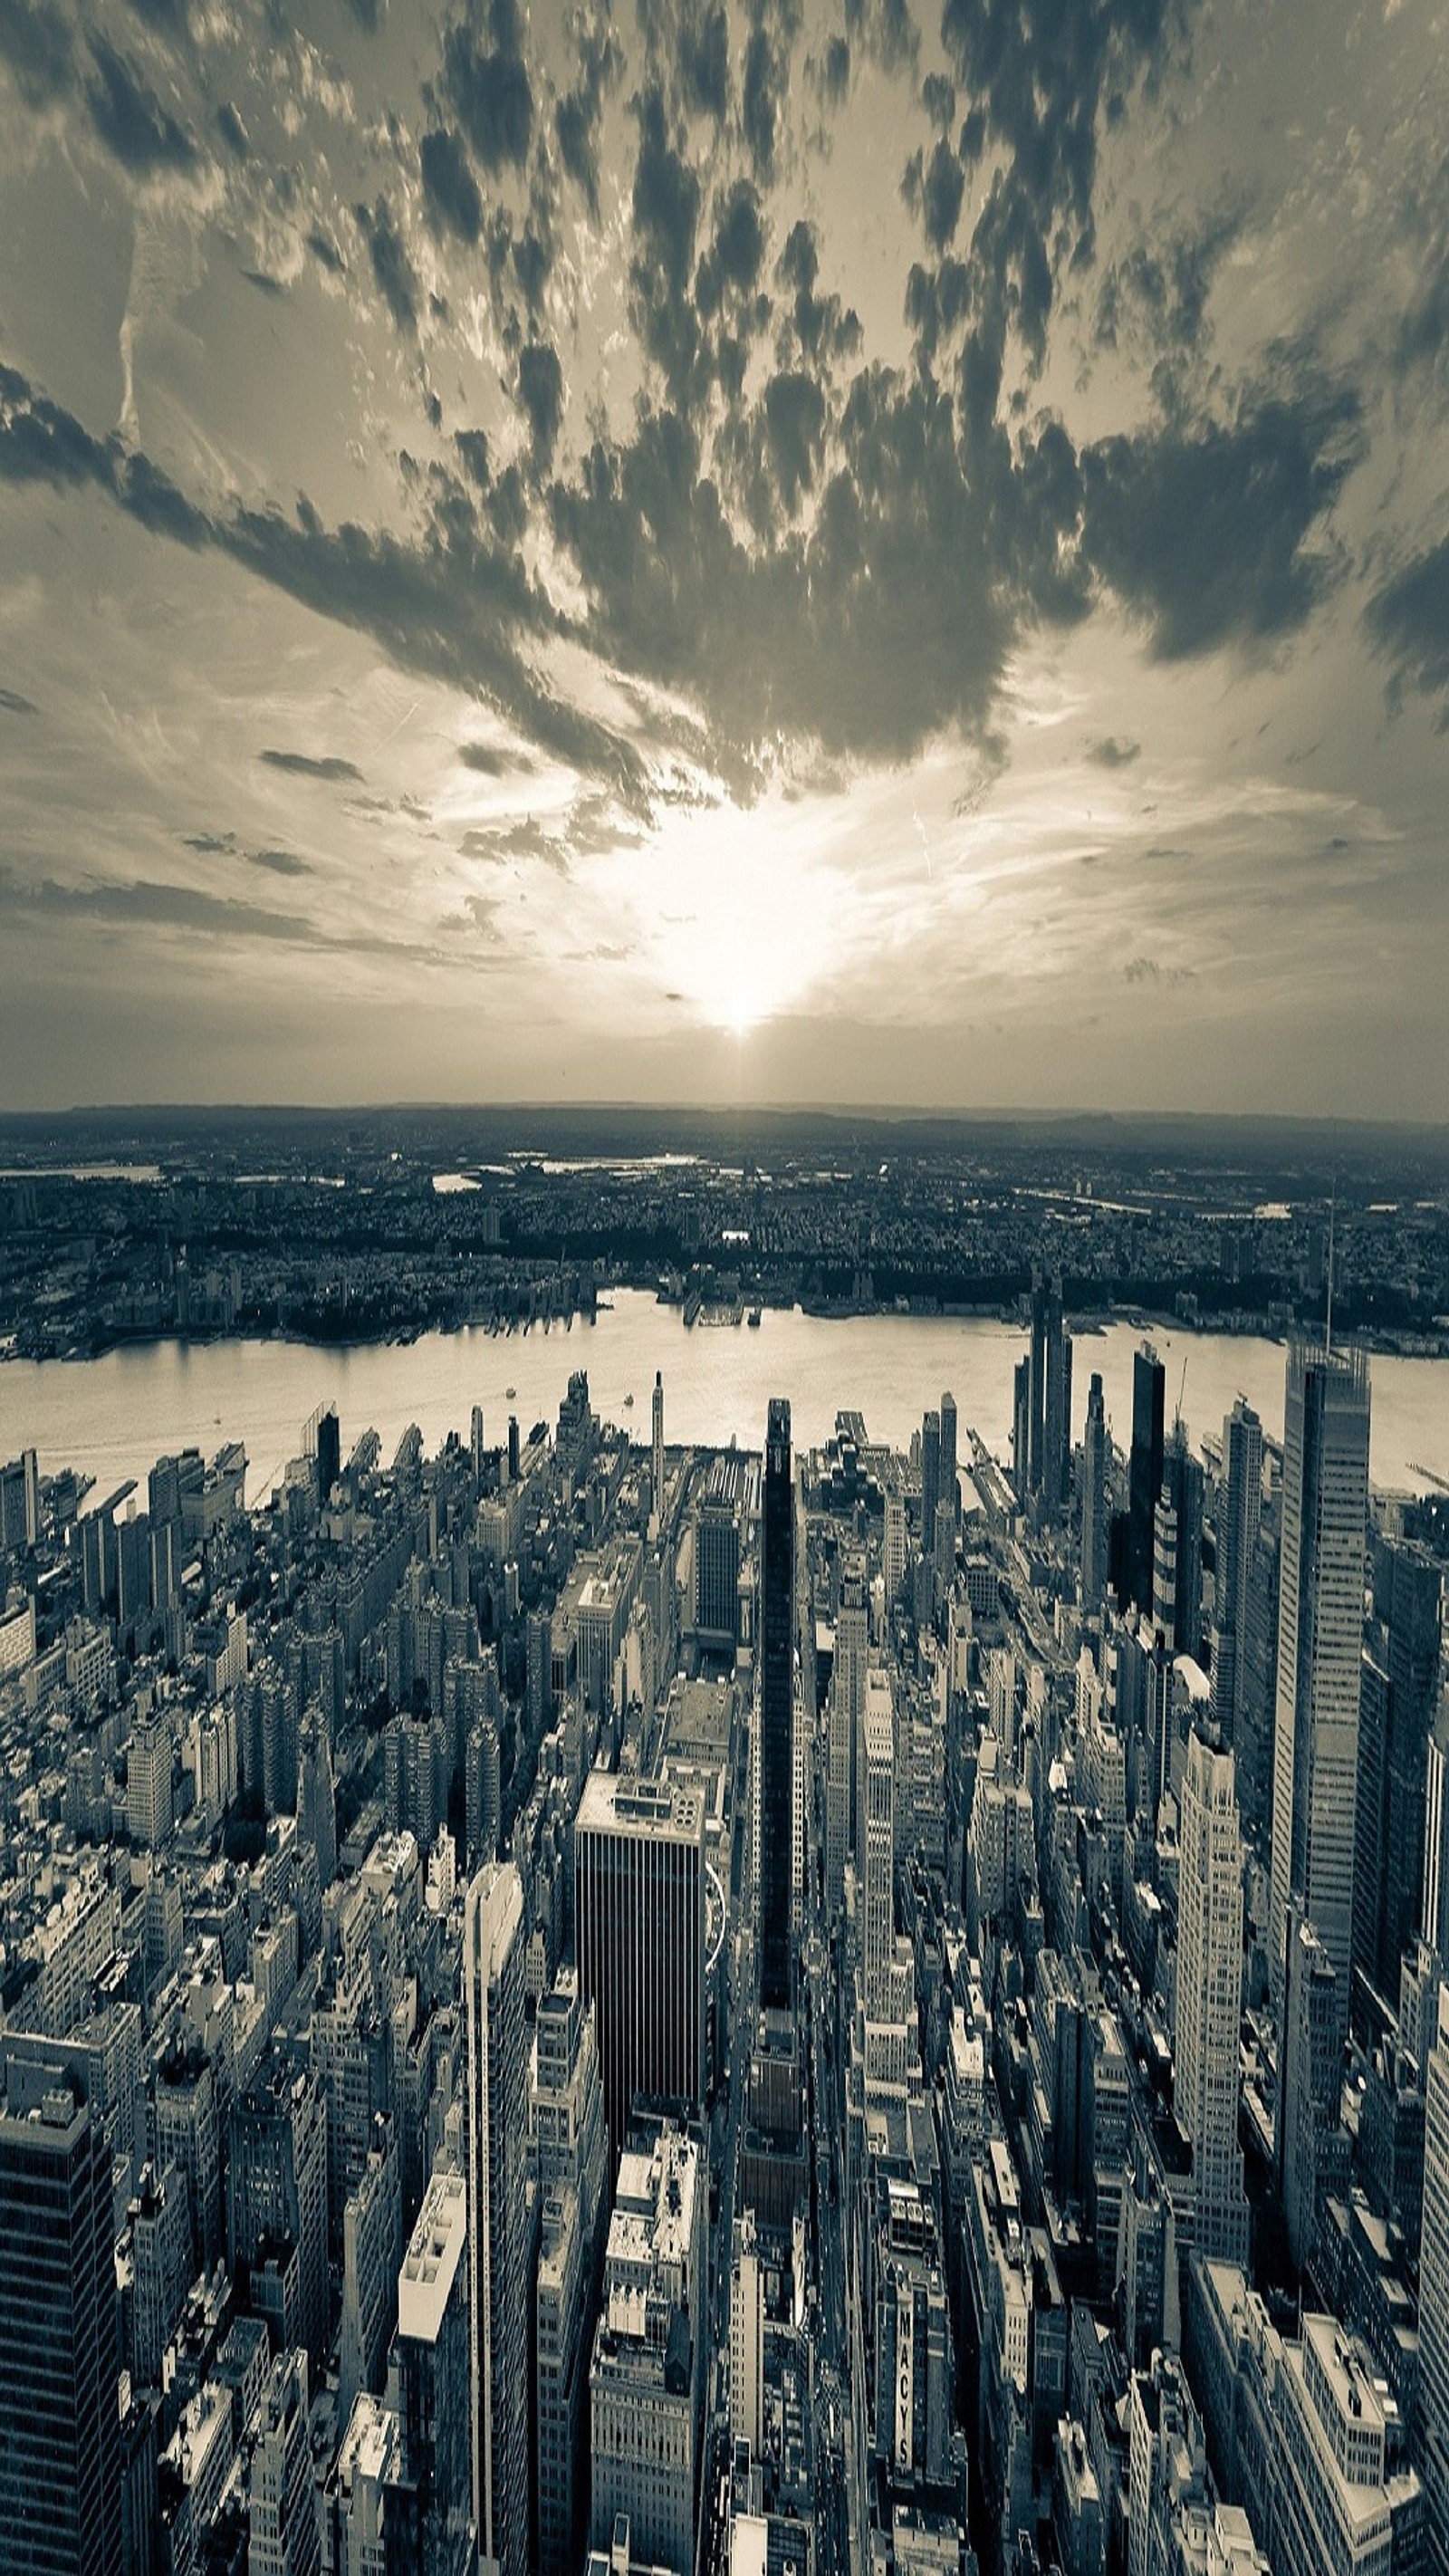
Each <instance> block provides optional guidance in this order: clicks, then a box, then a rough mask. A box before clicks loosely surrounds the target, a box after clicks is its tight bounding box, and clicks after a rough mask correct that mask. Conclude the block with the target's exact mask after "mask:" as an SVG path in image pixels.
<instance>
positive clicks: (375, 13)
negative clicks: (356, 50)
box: [347, 0, 387, 36]
mask: <svg viewBox="0 0 1449 2576" xmlns="http://www.w3.org/2000/svg"><path fill="white" fill-rule="evenodd" d="M347 6H348V8H349V9H350V10H351V12H352V15H353V17H354V18H355V19H356V20H357V23H358V25H359V27H360V28H361V29H362V31H363V34H364V35H366V36H375V35H376V34H377V32H378V29H379V28H380V27H381V26H382V24H383V22H384V20H385V19H386V17H387V0H347Z"/></svg>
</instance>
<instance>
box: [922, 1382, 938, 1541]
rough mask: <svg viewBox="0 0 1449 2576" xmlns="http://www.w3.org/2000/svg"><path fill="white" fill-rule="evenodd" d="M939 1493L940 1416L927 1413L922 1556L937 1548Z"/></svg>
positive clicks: (923, 1430)
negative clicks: (937, 1505) (937, 1504)
mask: <svg viewBox="0 0 1449 2576" xmlns="http://www.w3.org/2000/svg"><path fill="white" fill-rule="evenodd" d="M940 1490H941V1417H940V1415H939V1413H934V1412H933V1413H928V1414H927V1415H926V1416H925V1418H924V1420H923V1421H922V1424H921V1554H922V1556H932V1555H934V1554H935V1548H936V1503H937V1498H938V1496H939V1494H940Z"/></svg>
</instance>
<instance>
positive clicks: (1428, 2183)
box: [1418, 1996, 1449, 2576]
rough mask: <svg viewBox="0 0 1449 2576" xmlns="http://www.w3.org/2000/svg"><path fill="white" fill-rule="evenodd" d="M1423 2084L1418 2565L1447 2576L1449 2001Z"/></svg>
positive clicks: (1442, 2003)
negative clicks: (1422, 2562)
mask: <svg viewBox="0 0 1449 2576" xmlns="http://www.w3.org/2000/svg"><path fill="white" fill-rule="evenodd" d="M1439 2030H1440V2037H1439V2041H1438V2044H1437V2046H1436V2047H1434V2048H1433V2049H1431V2051H1430V2053H1429V2063H1428V2068H1427V2070H1426V2074H1425V2084H1424V2095H1425V2101H1424V2224H1423V2232H1422V2235H1421V2237H1420V2240H1419V2423H1418V2435H1419V2469H1420V2473H1421V2475H1422V2477H1423V2480H1424V2506H1425V2515H1424V2522H1425V2534H1424V2536H1425V2539H1426V2541H1427V2543H1428V2546H1427V2549H1426V2551H1425V2558H1426V2561H1427V2564H1428V2566H1429V2567H1430V2569H1431V2570H1432V2571H1433V2576H1449V1997H1442V1996H1441V1999H1440V2010H1439Z"/></svg>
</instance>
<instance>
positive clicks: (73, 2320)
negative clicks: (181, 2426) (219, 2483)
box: [0, 2040, 121, 2576]
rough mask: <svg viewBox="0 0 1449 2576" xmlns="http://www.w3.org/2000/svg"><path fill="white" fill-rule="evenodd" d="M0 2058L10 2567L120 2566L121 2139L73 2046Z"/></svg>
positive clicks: (36, 2047) (3, 2530)
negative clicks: (117, 2200)
mask: <svg viewBox="0 0 1449 2576" xmlns="http://www.w3.org/2000/svg"><path fill="white" fill-rule="evenodd" d="M0 2058H3V2069H0V2245H3V2247H4V2259H3V2261H0V2565H3V2566H5V2567H7V2568H15V2569H16V2570H20V2569H22V2568H23V2569H26V2570H31V2569H33V2570H35V2576H120V2570H121V2443H120V2416H119V2412H118V2405H117V2394H116V2381H117V2374H118V2368H119V2358H120V2356H119V2349H118V2339H117V2297H116V2267H115V2257H114V2246H113V2239H114V2233H115V2229H114V2215H113V2207H112V2201H111V2156H110V2149H109V2147H108V2145H107V2143H106V2137H105V2131H104V2126H103V2123H102V2122H101V2120H100V2119H99V2118H98V2117H97V2116H96V2114H95V2113H94V2112H93V2110H92V2108H91V2105H90V2103H89V2102H88V2101H87V2099H86V2092H85V2085H84V2082H83V2080H82V2079H81V2077H80V2076H79V2074H78V2073H77V2072H76V2070H75V2067H74V2064H73V2061H72V2060H71V2059H70V2057H69V2056H68V2055H67V2052H66V2051H65V2050H64V2049H57V2050H55V2051H54V2053H53V2054H51V2053H49V2052H48V2049H47V2043H46V2042H45V2041H44V2040H30V2041H23V2042H18V2043H17V2042H14V2041H8V2042H0Z"/></svg>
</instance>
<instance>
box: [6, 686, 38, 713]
mask: <svg viewBox="0 0 1449 2576" xmlns="http://www.w3.org/2000/svg"><path fill="white" fill-rule="evenodd" d="M38 713H39V709H38V708H37V706H36V704H35V700H34V699H33V698H22V696H21V694H20V691H19V690H18V689H0V715H5V716H33V715H36V714H38Z"/></svg>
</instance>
